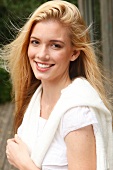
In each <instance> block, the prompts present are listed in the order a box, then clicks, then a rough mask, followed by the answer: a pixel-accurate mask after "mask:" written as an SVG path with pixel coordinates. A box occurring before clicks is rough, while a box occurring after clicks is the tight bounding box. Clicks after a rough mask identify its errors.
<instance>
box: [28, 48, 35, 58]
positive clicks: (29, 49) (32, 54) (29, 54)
mask: <svg viewBox="0 0 113 170" xmlns="http://www.w3.org/2000/svg"><path fill="white" fill-rule="evenodd" d="M27 54H28V58H29V59H32V58H34V55H35V53H34V50H33V49H32V48H31V47H30V46H29V47H28V52H27Z"/></svg>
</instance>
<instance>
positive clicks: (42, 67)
mask: <svg viewBox="0 0 113 170" xmlns="http://www.w3.org/2000/svg"><path fill="white" fill-rule="evenodd" d="M35 63H36V68H37V70H38V71H41V72H46V71H48V70H49V69H51V67H52V66H54V64H50V63H42V62H36V61H35Z"/></svg>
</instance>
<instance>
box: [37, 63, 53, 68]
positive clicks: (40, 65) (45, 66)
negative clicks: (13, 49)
mask: <svg viewBox="0 0 113 170" xmlns="http://www.w3.org/2000/svg"><path fill="white" fill-rule="evenodd" d="M38 66H39V67H40V68H49V67H50V66H51V65H49V64H41V63H38Z"/></svg>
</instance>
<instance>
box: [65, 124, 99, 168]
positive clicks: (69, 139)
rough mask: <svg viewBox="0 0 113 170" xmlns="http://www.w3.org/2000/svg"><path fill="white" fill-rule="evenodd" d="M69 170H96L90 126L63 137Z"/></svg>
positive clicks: (93, 140)
mask: <svg viewBox="0 0 113 170" xmlns="http://www.w3.org/2000/svg"><path fill="white" fill-rule="evenodd" d="M65 142H66V146H67V159H68V169H69V170H96V142H95V137H94V133H93V128H92V125H89V126H86V127H83V128H81V129H78V130H75V131H72V132H70V133H69V134H68V135H67V136H66V137H65Z"/></svg>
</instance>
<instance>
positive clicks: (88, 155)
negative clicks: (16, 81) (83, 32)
mask: <svg viewBox="0 0 113 170" xmlns="http://www.w3.org/2000/svg"><path fill="white" fill-rule="evenodd" d="M79 54H80V51H76V48H75V47H73V46H72V45H71V41H70V37H69V34H68V30H67V28H64V27H63V26H62V25H61V24H60V23H58V22H56V21H53V20H49V21H42V22H40V23H37V24H36V25H35V27H34V28H33V30H32V32H31V36H30V42H29V47H28V57H29V62H30V64H31V67H32V70H33V72H34V75H35V77H36V78H37V79H40V80H41V82H42V86H43V92H42V98H41V113H40V115H41V117H43V118H45V119H48V118H49V115H50V113H51V111H52V109H53V107H54V106H55V104H56V102H57V101H58V99H59V97H60V94H61V90H62V89H63V88H65V87H66V86H68V85H69V84H70V83H71V80H70V78H69V73H68V72H69V63H70V61H74V60H76V59H77V57H78V56H79ZM53 96H54V98H53ZM65 142H66V146H67V159H68V169H69V170H75V169H76V170H83V169H84V170H96V153H95V150H96V149H95V138H94V133H93V129H92V126H91V125H90V126H87V127H84V128H81V129H79V130H76V131H73V132H70V133H69V134H68V135H67V136H66V137H65ZM6 154H7V158H8V161H9V163H10V164H13V165H14V166H15V167H17V168H18V169H20V170H39V168H38V167H36V166H35V164H34V163H33V161H32V160H31V159H30V154H29V151H28V148H27V146H26V144H25V143H23V142H22V140H21V139H20V138H19V137H18V136H17V135H16V136H15V137H14V138H13V139H9V140H8V141H7V147H6ZM15 155H16V156H15Z"/></svg>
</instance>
